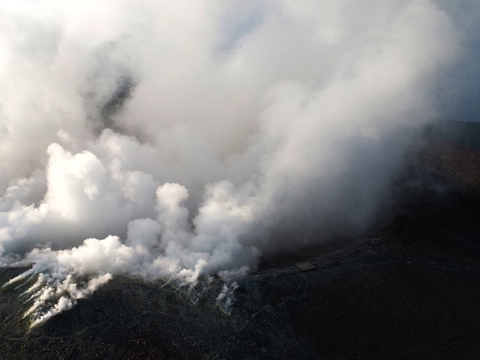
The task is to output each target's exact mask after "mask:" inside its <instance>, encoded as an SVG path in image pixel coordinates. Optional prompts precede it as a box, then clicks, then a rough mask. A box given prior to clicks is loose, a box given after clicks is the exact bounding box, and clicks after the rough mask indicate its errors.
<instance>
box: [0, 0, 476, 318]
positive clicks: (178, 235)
mask: <svg viewBox="0 0 480 360" xmlns="http://www.w3.org/2000/svg"><path fill="white" fill-rule="evenodd" d="M462 4H463V6H464V8H468V9H470V10H469V11H468V14H466V13H465V12H462V10H461V8H460V7H455V6H452V5H450V4H444V3H443V2H441V1H439V2H435V1H428V0H414V1H407V0H400V1H397V2H395V3H391V2H389V1H381V0H376V1H369V2H368V3H363V4H361V5H359V4H357V3H355V2H354V1H337V2H334V3H329V4H318V3H317V2H315V1H313V0H312V1H310V0H305V1H301V2H299V3H296V4H291V3H289V2H286V1H285V2H283V1H280V2H271V1H260V2H256V3H255V4H249V3H245V2H243V1H232V2H224V1H219V0H215V1H214V0H208V1H207V0H205V1H186V2H184V3H182V4H180V3H173V2H169V1H159V2H156V3H152V2H149V1H136V2H133V1H127V0H125V1H120V2H118V1H104V2H102V4H100V5H99V4H96V3H95V4H94V3H93V2H92V1H82V2H77V1H73V2H69V3H68V4H65V3H64V2H60V1H54V0H51V1H47V0H44V1H37V2H32V1H27V0H24V1H17V2H12V3H11V4H2V5H0V7H1V11H0V24H1V25H0V27H1V28H0V30H1V32H0V34H1V35H0V45H1V47H0V48H1V49H2V50H0V79H1V81H2V84H3V86H2V88H1V89H0V136H1V137H2V141H1V143H0V160H1V161H0V164H1V168H0V188H1V193H2V197H1V199H0V252H1V254H2V255H1V260H0V261H1V262H2V264H4V265H13V264H16V265H19V264H34V265H33V268H32V269H31V270H29V271H28V272H27V273H25V274H24V275H22V276H20V277H19V278H18V279H16V280H22V279H25V278H28V277H34V278H35V282H34V285H33V286H32V287H31V288H30V289H29V290H28V291H27V294H28V295H29V297H30V301H32V304H33V305H32V308H31V310H30V311H29V312H28V315H29V316H32V319H33V321H34V324H37V323H41V322H42V321H44V320H46V319H48V318H49V317H50V316H52V315H55V314H56V313H58V312H60V311H63V310H65V309H68V308H70V307H72V306H73V305H74V304H75V302H76V301H77V300H78V299H80V298H83V297H86V296H89V294H91V293H92V292H93V291H94V290H95V289H96V288H98V286H101V284H103V283H105V282H106V281H108V280H109V279H110V278H111V276H113V275H117V274H127V275H128V274H133V275H140V276H144V277H146V278H153V279H158V278H162V279H166V280H170V281H176V282H178V283H180V284H186V285H187V286H195V284H196V283H197V282H199V281H202V279H205V278H206V277H208V276H211V275H214V274H218V275H219V276H220V277H222V278H224V279H225V280H226V281H228V280H229V279H232V278H234V277H235V276H240V275H242V274H244V273H246V272H247V271H249V269H251V268H252V267H254V266H255V265H256V264H257V263H258V261H259V258H260V256H261V255H262V254H274V253H276V252H278V251H280V250H283V251H285V250H288V251H295V249H298V248H299V247H301V246H304V245H306V244H312V243H315V242H324V241H331V240H333V239H335V238H338V237H342V236H351V235H354V234H358V233H360V232H362V231H364V230H365V229H367V228H368V227H369V226H371V224H373V223H374V221H375V219H376V216H377V215H378V213H379V212H381V211H382V210H383V206H385V203H386V202H387V201H386V200H387V199H388V194H389V190H390V186H391V181H392V179H393V178H394V176H395V175H396V174H397V172H398V170H399V169H400V168H401V165H402V158H403V154H404V151H405V149H406V148H407V147H408V144H409V142H410V140H411V137H412V135H413V134H415V132H416V131H418V130H419V129H420V128H421V127H422V126H423V125H424V123H425V121H426V120H427V119H430V118H434V117H438V116H441V115H442V114H441V113H439V110H443V109H444V108H445V106H446V105H445V104H446V103H447V100H448V96H447V95H448V94H446V93H445V92H442V91H439V84H441V83H442V81H446V83H448V84H451V83H452V82H451V79H453V78H454V75H452V74H455V71H453V70H454V69H455V66H456V64H459V63H461V64H468V61H469V60H468V59H472V58H475V57H474V56H473V57H472V54H474V53H475V52H474V51H473V50H471V49H470V48H469V45H471V44H476V41H477V40H475V39H471V38H470V37H469V34H470V33H471V30H472V29H474V28H475V27H476V26H477V25H475V24H478V22H475V21H472V19H477V18H479V15H478V11H476V10H477V9H476V7H474V6H472V4H473V3H470V2H468V1H464V2H463V3H462ZM459 9H460V10H459ZM472 9H473V10H472ZM467 15H468V21H463V20H464V19H465V17H466V16H467ZM474 33H475V32H474ZM465 54H469V56H470V57H468V56H466V55H465ZM451 91H453V92H455V93H456V94H459V95H458V96H457V97H456V99H457V101H458V99H460V98H461V94H463V93H465V90H464V89H463V88H462V84H460V85H459V88H458V89H457V90H455V89H454V88H452V89H451ZM449 109H450V110H451V109H454V106H453V105H452V106H450V108H449ZM451 111H453V110H451ZM80 279H82V280H80ZM224 293H228V287H227V290H225V292H224Z"/></svg>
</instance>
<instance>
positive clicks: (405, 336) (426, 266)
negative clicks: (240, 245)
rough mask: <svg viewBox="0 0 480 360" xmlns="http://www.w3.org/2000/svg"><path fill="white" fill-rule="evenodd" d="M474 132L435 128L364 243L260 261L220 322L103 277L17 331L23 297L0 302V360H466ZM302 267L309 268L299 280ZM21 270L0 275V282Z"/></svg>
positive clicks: (476, 316) (211, 300) (478, 168)
mask: <svg viewBox="0 0 480 360" xmlns="http://www.w3.org/2000/svg"><path fill="white" fill-rule="evenodd" d="M477 133H478V134H480V124H476V123H469V124H465V123H454V122H448V121H444V122H437V125H436V127H431V128H429V129H427V130H426V132H425V135H424V137H423V140H422V141H423V144H422V145H421V146H419V147H418V148H416V149H415V150H414V151H413V152H412V155H411V161H410V162H409V166H408V169H407V170H406V175H405V176H404V177H402V179H401V180H399V182H398V190H397V197H396V199H395V206H394V209H395V211H394V213H393V215H392V217H391V218H390V219H389V221H387V222H386V223H385V224H382V226H379V227H378V228H377V229H375V230H374V231H372V232H370V233H369V234H365V235H364V236H362V237H358V238H355V239H349V240H348V241H343V242H342V244H341V245H336V246H325V247H323V248H321V249H313V250H312V249H309V251H308V252H307V253H306V254H300V255H297V256H290V257H284V258H282V259H269V260H268V261H267V262H265V264H263V265H262V266H261V267H260V269H259V270H258V271H257V272H254V273H252V274H250V275H249V276H247V277H245V278H244V279H241V280H240V281H239V282H238V284H239V287H238V288H237V289H236V290H235V298H236V303H235V305H234V307H233V309H232V312H231V314H230V315H229V316H228V315H226V314H225V313H224V311H222V310H224V309H222V307H221V306H217V305H216V302H215V298H216V296H217V295H218V293H219V291H220V289H221V286H222V284H221V283H220V282H214V283H213V284H212V285H211V287H210V289H209V290H208V291H207V292H206V293H205V294H204V295H203V297H201V298H200V300H197V299H194V298H192V296H191V295H188V294H186V293H184V292H183V291H182V290H179V289H176V288H174V287H172V286H169V285H167V286H163V284H162V283H146V282H144V281H141V280H136V279H127V278H116V279H114V280H113V281H111V282H110V283H108V284H107V285H105V286H104V287H102V288H101V289H100V290H98V291H97V292H96V293H95V294H94V295H93V297H92V298H91V299H88V300H82V301H80V302H79V304H78V306H77V307H75V308H74V309H73V310H70V311H67V312H65V313H63V314H60V315H58V316H56V317H54V318H53V319H51V320H50V321H48V322H47V323H46V324H44V325H42V326H40V327H37V328H34V329H33V330H31V331H28V330H27V329H28V320H26V319H22V314H23V312H24V311H25V308H26V305H24V304H23V301H24V300H23V299H22V298H19V295H20V294H21V293H22V291H24V290H25V289H24V288H22V287H20V288H13V287H8V288H4V289H2V290H1V291H0V351H1V354H2V355H1V357H2V358H3V359H27V358H28V359H257V358H258V359H360V358H361V359H478V358H480V306H479V305H478V301H479V299H480V221H479V214H480V150H479V149H480V146H479V142H478V140H477V139H480V137H478V136H476V135H475V134H477ZM298 261H308V262H309V263H310V264H313V265H314V266H315V267H316V269H314V270H310V271H305V272H304V271H301V270H300V269H299V268H298V267H296V266H295V264H296V263H297V262H298ZM22 270H23V269H0V281H2V282H3V283H4V282H6V281H8V280H9V279H11V278H12V277H14V276H15V275H17V274H19V273H20V272H21V271H22Z"/></svg>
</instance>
